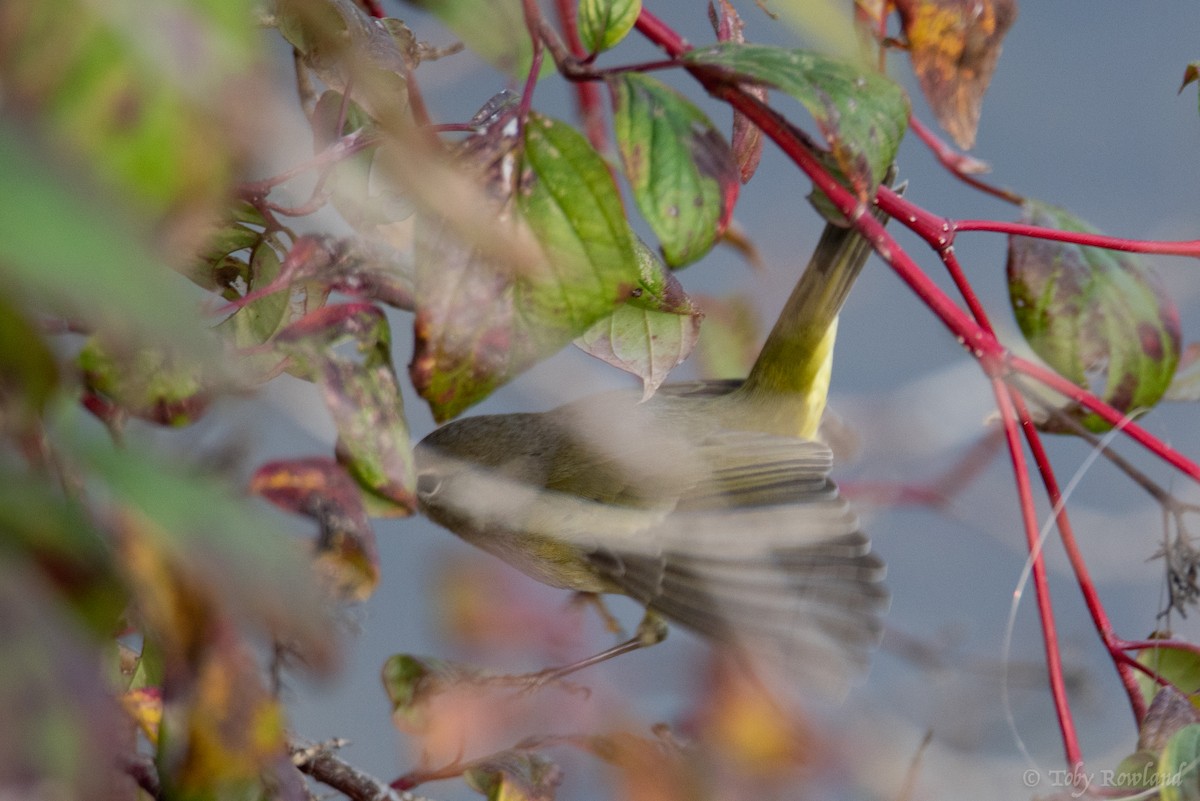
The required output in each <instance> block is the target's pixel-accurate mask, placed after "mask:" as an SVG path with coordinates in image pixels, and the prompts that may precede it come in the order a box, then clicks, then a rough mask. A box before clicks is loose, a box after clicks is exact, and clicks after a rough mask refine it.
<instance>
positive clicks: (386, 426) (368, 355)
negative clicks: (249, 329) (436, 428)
mask: <svg viewBox="0 0 1200 801" xmlns="http://www.w3.org/2000/svg"><path fill="white" fill-rule="evenodd" d="M348 342H351V343H354V345H355V346H356V353H355V354H354V356H346V355H342V354H341V353H340V352H339V351H338V349H337V348H338V346H339V345H341V344H344V343H348ZM275 344H276V347H278V348H279V349H280V350H281V351H283V352H285V353H287V354H289V355H290V356H292V358H293V359H294V360H295V362H296V363H297V365H299V367H300V368H301V369H303V370H304V371H305V372H306V373H307V374H308V376H309V377H310V378H312V380H314V381H316V382H317V384H318V385H319V386H320V387H321V393H322V395H323V396H324V398H325V405H326V407H328V409H329V412H330V415H331V416H332V417H333V421H334V425H335V426H336V427H337V431H338V444H337V455H338V460H339V461H340V462H342V464H344V465H345V466H346V468H347V469H348V470H349V471H350V474H351V475H353V476H354V478H355V479H356V480H357V481H358V483H359V485H360V486H362V488H363V489H365V490H366V491H367V492H368V493H370V494H371V495H373V496H375V497H376V498H378V499H382V500H383V501H386V502H387V503H388V504H389V506H387V507H385V509H386V512H384V511H383V510H379V513H387V514H390V515H407V514H411V513H412V511H413V510H414V509H415V508H416V499H415V496H414V495H413V486H414V482H415V473H414V468H413V461H412V446H411V444H410V441H409V435H408V424H407V422H406V421H405V419H404V403H403V399H402V398H401V396H400V387H399V384H398V383H397V381H396V373H395V371H394V370H393V368H392V357H391V332H390V331H389V329H388V324H387V318H386V317H385V316H384V313H383V311H382V310H380V309H379V308H378V307H376V306H373V305H371V304H369V303H349V304H343V305H338V306H326V307H324V308H322V309H318V310H317V311H315V312H312V313H310V314H308V315H306V316H304V317H303V318H301V319H300V320H297V321H296V322H294V323H292V324H291V325H290V326H288V327H287V328H286V329H284V330H283V331H281V332H280V333H279V335H278V336H277V337H276V338H275Z"/></svg>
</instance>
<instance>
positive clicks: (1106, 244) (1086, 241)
mask: <svg viewBox="0 0 1200 801" xmlns="http://www.w3.org/2000/svg"><path fill="white" fill-rule="evenodd" d="M950 225H951V226H952V228H953V229H954V231H956V232H959V233H961V232H962V231H987V232H990V233H998V234H1009V235H1010V236H1027V237H1031V238H1034V239H1052V240H1054V241H1055V242H1067V243H1069V244H1072V245H1086V246H1089V247H1097V248H1105V249H1106V250H1122V251H1125V252H1128V253H1154V254H1156V255H1160V256H1190V257H1192V258H1200V239H1183V240H1179V241H1171V242H1161V241H1154V240H1149V239H1124V238H1122V237H1118V236H1105V235H1104V234H1090V233H1087V232H1084V231H1064V230H1062V229H1060V228H1043V227H1041V226H1038V225H1028V224H1026V223H1015V222H1004V221H1003V220H956V221H952V222H951V223H950Z"/></svg>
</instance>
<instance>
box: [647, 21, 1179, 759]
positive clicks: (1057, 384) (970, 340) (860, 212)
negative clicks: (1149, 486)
mask: <svg viewBox="0 0 1200 801" xmlns="http://www.w3.org/2000/svg"><path fill="white" fill-rule="evenodd" d="M637 28H638V30H639V31H640V32H641V33H642V34H643V35H644V36H646V37H647V38H648V39H650V40H651V41H652V42H654V43H655V44H657V45H658V46H659V47H661V48H662V49H663V50H664V51H666V53H667V54H668V55H670V56H671V57H673V58H674V57H678V56H680V55H682V54H683V53H685V52H687V50H689V49H690V46H689V45H688V43H687V42H686V41H685V40H684V39H683V38H682V37H680V36H679V35H678V34H677V33H675V32H674V31H673V30H671V29H670V28H669V27H668V26H667V25H665V24H664V23H663V22H662V21H661V20H659V19H658V18H657V17H656V16H654V15H653V14H652V13H650V12H648V11H646V10H645V9H643V11H642V13H641V14H640V16H639V17H638V22H637ZM689 71H690V72H691V73H692V74H693V75H694V77H696V78H697V80H699V81H700V83H701V84H702V85H703V86H704V87H705V88H706V89H707V90H708V92H709V93H710V94H712V95H713V96H714V97H717V98H719V99H722V100H724V101H726V102H728V103H729V104H730V105H731V106H733V107H734V108H735V109H737V110H738V111H740V112H742V113H743V114H745V115H746V116H747V117H748V118H749V119H750V120H751V121H752V122H754V123H755V124H756V125H757V126H758V127H759V128H760V129H761V130H762V131H763V132H764V133H765V134H767V136H769V137H771V139H772V140H774V141H775V143H776V144H777V145H778V146H779V147H780V148H781V149H782V150H783V151H784V153H785V154H786V155H787V156H788V157H789V158H790V159H791V160H792V161H793V162H794V163H795V164H796V165H797V166H798V167H800V169H801V170H802V171H803V172H804V173H805V174H806V175H807V176H808V177H809V178H810V179H811V180H812V182H813V184H814V185H815V186H816V187H817V188H818V189H819V190H821V191H822V192H824V193H825V195H827V196H828V197H829V199H830V200H831V201H832V202H833V204H834V205H835V206H836V207H837V208H838V209H839V210H840V211H841V212H842V213H843V214H845V215H846V217H847V218H848V219H849V220H851V222H852V224H853V225H854V226H855V227H856V228H857V229H858V230H859V232H860V233H862V234H863V236H865V237H867V238H868V239H869V240H870V241H871V243H872V245H873V246H874V248H875V250H876V252H877V253H878V254H879V255H880V257H881V258H883V259H884V261H886V262H887V263H888V265H889V266H891V267H892V269H893V270H894V271H895V272H896V274H897V275H898V276H899V277H900V279H901V280H902V281H904V283H905V284H907V285H908V286H909V288H910V289H911V290H912V291H913V292H914V293H915V294H916V295H917V296H918V297H919V298H920V299H921V300H922V302H924V303H925V305H926V306H928V308H929V309H930V310H931V311H932V312H933V313H934V314H935V315H936V316H937V317H938V318H939V319H940V320H941V321H942V323H943V324H944V325H945V326H946V327H947V328H948V329H949V330H950V331H951V332H952V333H953V334H954V335H955V336H956V338H957V339H958V341H959V343H960V344H962V345H963V347H964V348H966V349H967V350H968V351H969V352H970V353H971V355H972V356H973V357H974V358H975V359H976V361H978V362H979V364H980V366H981V368H982V369H983V370H984V371H985V372H986V373H987V374H988V376H989V377H990V379H991V380H992V383H993V390H994V392H995V396H996V403H997V408H998V409H999V411H1000V413H1001V417H1002V419H1003V422H1004V431H1005V437H1006V440H1007V442H1008V446H1009V452H1010V455H1011V457H1012V460H1013V470H1014V477H1015V479H1016V482H1017V489H1018V494H1019V496H1020V501H1021V512H1022V519H1023V524H1024V528H1025V532H1026V538H1027V540H1028V545H1029V548H1030V553H1031V556H1032V576H1033V583H1034V588H1035V591H1036V596H1037V604H1038V612H1039V616H1040V619H1041V624H1042V635H1043V644H1044V647H1045V650H1046V658H1047V669H1048V674H1049V683H1050V691H1051V695H1052V696H1053V698H1054V703H1055V709H1056V713H1057V715H1058V720H1059V725H1060V727H1061V730H1062V735H1063V745H1064V749H1065V751H1066V757H1067V762H1068V764H1069V765H1070V766H1071V769H1072V770H1073V771H1078V770H1080V769H1081V767H1082V764H1083V763H1082V755H1081V751H1080V748H1079V742H1078V737H1077V734H1076V732H1075V728H1074V723H1073V720H1072V717H1071V713H1070V707H1069V700H1068V698H1067V694H1066V684H1065V681H1064V678H1063V672H1062V660H1061V656H1060V653H1059V650H1058V640H1057V634H1056V630H1055V620H1054V615H1053V609H1052V607H1051V601H1050V595H1049V588H1048V584H1047V581H1046V573H1045V565H1044V562H1043V560H1042V558H1041V553H1040V543H1039V529H1038V525H1037V515H1036V511H1035V508H1034V504H1033V496H1032V490H1031V487H1030V480H1029V468H1028V465H1027V463H1026V459H1025V453H1024V450H1023V447H1022V445H1021V441H1020V429H1021V428H1023V429H1024V431H1025V435H1026V439H1027V440H1028V442H1029V446H1030V448H1031V451H1032V453H1033V456H1034V460H1035V462H1036V463H1037V465H1038V468H1039V471H1040V472H1041V474H1042V478H1043V482H1044V484H1045V486H1046V491H1047V494H1048V495H1049V496H1050V498H1051V501H1052V502H1053V503H1054V505H1055V515H1056V522H1057V524H1058V528H1059V531H1060V535H1061V537H1062V540H1063V544H1064V547H1065V549H1066V550H1067V554H1068V557H1069V559H1070V561H1071V563H1072V566H1073V568H1074V571H1075V575H1076V578H1077V581H1078V582H1079V586H1080V589H1081V592H1082V593H1083V595H1084V598H1085V602H1086V603H1087V606H1088V609H1089V611H1090V613H1091V615H1092V618H1093V622H1094V624H1095V626H1096V628H1097V631H1098V633H1099V635H1100V636H1101V638H1102V639H1103V641H1104V643H1105V645H1106V646H1107V647H1108V649H1109V652H1110V654H1111V655H1112V656H1113V658H1114V661H1115V663H1116V667H1117V670H1118V672H1119V674H1120V676H1121V679H1122V682H1123V684H1124V685H1125V687H1126V690H1127V692H1128V693H1129V695H1130V701H1131V704H1132V706H1133V709H1134V714H1135V716H1136V717H1137V718H1138V719H1139V720H1140V719H1141V717H1142V715H1143V714H1144V711H1145V705H1144V700H1143V699H1142V696H1141V694H1140V692H1139V691H1138V689H1137V686H1136V680H1135V677H1134V675H1133V671H1132V670H1131V669H1130V662H1132V660H1131V659H1130V657H1129V656H1128V654H1127V653H1125V650H1124V649H1128V648H1129V643H1127V642H1125V641H1121V640H1119V639H1117V638H1116V637H1115V636H1114V635H1113V632H1112V626H1111V623H1110V622H1109V620H1108V618H1107V615H1106V613H1105V612H1104V609H1103V606H1102V605H1101V603H1100V601H1099V597H1098V595H1097V593H1096V590H1095V586H1094V584H1093V583H1092V581H1091V578H1090V575H1089V573H1088V571H1087V569H1086V564H1085V563H1084V561H1083V557H1082V554H1081V553H1080V551H1079V548H1078V544H1077V542H1076V540H1075V537H1074V532H1073V530H1072V528H1071V525H1070V522H1069V520H1068V519H1067V517H1066V514H1065V511H1064V510H1063V509H1062V503H1061V500H1062V499H1061V493H1060V491H1059V488H1058V483H1057V480H1056V479H1055V477H1054V474H1053V471H1052V469H1051V466H1050V464H1049V460H1048V458H1047V456H1046V453H1045V450H1044V448H1043V447H1042V444H1041V441H1040V438H1039V436H1038V434H1037V431H1036V430H1035V429H1034V427H1033V424H1032V421H1031V419H1030V416H1029V411H1028V408H1027V407H1026V406H1025V404H1024V400H1023V399H1022V398H1021V396H1020V395H1019V393H1018V391H1017V390H1016V389H1015V388H1013V387H1010V386H1009V385H1008V384H1007V382H1006V380H1005V377H1006V376H1007V375H1008V374H1010V373H1011V372H1019V373H1023V374H1025V375H1027V376H1029V377H1031V378H1033V379H1035V380H1037V381H1039V382H1041V383H1043V384H1045V385H1046V386H1048V387H1050V388H1051V389H1054V390H1056V391H1058V392H1060V393H1061V394H1063V395H1065V396H1066V397H1068V398H1070V399H1071V400H1074V401H1075V402H1077V403H1079V404H1080V405H1082V406H1084V407H1085V408H1087V409H1089V410H1091V411H1093V412H1095V413H1096V414H1098V415H1099V416H1100V417H1102V418H1103V419H1105V420H1106V421H1107V422H1109V423H1110V424H1112V425H1113V426H1119V427H1121V428H1122V429H1123V431H1124V432H1125V433H1126V434H1127V435H1128V436H1129V437H1130V438H1132V439H1133V440H1134V441H1136V442H1138V443H1139V444H1141V445H1143V446H1144V447H1146V448H1147V449H1149V450H1150V451H1151V452H1153V453H1155V454H1156V455H1157V456H1159V457H1160V458H1162V459H1164V460H1165V461H1167V462H1168V463H1170V464H1171V465H1172V466H1174V467H1176V468H1177V469H1179V470H1180V471H1182V472H1183V473H1185V474H1187V475H1188V476H1189V477H1191V478H1192V479H1194V480H1196V481H1200V466H1197V465H1196V464H1195V463H1194V462H1192V461H1191V460H1189V459H1187V458H1186V457H1185V456H1183V455H1182V454H1181V453H1179V452H1178V451H1176V450H1174V449H1173V448H1171V447H1169V446H1167V445H1166V444H1164V443H1163V442H1161V441H1160V440H1159V439H1157V438H1155V437H1153V436H1151V435H1150V434H1149V433H1147V432H1146V431H1145V430H1144V429H1142V428H1141V427H1139V426H1137V425H1136V424H1134V423H1131V422H1130V421H1129V420H1128V419H1127V417H1126V415H1124V414H1122V413H1121V412H1119V411H1118V410H1116V409H1114V408H1113V407H1111V406H1109V405H1108V404H1107V403H1105V402H1103V401H1102V400H1100V399H1099V398H1097V397H1095V396H1094V395H1093V394H1092V393H1090V392H1088V391H1087V390H1085V389H1083V388H1081V387H1079V386H1076V385H1075V384H1073V383H1071V382H1069V381H1067V380H1066V379H1064V378H1062V377H1061V376H1059V375H1058V374H1056V373H1054V372H1053V371H1050V370H1048V369H1046V368H1044V367H1041V366H1039V365H1036V364H1033V363H1031V362H1028V361H1026V360H1024V359H1020V358H1018V357H1016V356H1014V355H1012V354H1011V353H1010V352H1009V351H1008V350H1007V348H1005V347H1004V346H1003V345H1002V344H1001V343H1000V341H999V340H998V339H997V337H996V335H995V333H994V332H993V331H992V329H991V326H990V324H989V323H988V320H987V316H986V313H985V312H984V310H983V307H982V305H981V304H980V303H979V301H978V299H977V298H976V297H975V295H974V292H973V290H972V289H971V287H970V285H969V282H968V281H967V280H966V277H965V276H964V275H963V273H962V270H961V268H960V267H959V265H958V262H957V259H956V257H955V256H954V253H953V242H954V237H955V234H956V233H957V232H959V231H968V230H976V231H993V232H1000V233H1010V234H1018V235H1026V236H1034V237H1040V238H1051V239H1056V240H1059V241H1064V242H1074V243H1077V244H1081V245H1092V246H1100V247H1109V248H1113V249H1118V250H1131V251H1141V252H1148V253H1166V254H1172V255H1186V256H1200V241H1196V242H1177V243H1161V242H1143V241H1137V240H1125V239H1119V238H1115V237H1104V236H1099V235H1094V234H1081V233H1078V232H1070V231H1055V230H1051V229H1045V228H1038V227H1035V226H1028V225H1020V224H1015V223H1012V224H1008V223H995V222H991V221H963V222H958V223H955V222H952V221H950V220H947V219H945V218H939V217H937V216H936V215H933V214H930V213H929V212H926V211H924V210H923V209H920V208H919V207H917V206H915V205H914V204H912V203H909V202H907V201H904V200H903V199H902V198H900V197H899V196H898V195H896V194H895V193H894V192H892V191H891V190H890V189H888V188H887V187H881V188H880V190H879V192H878V195H877V198H876V202H877V203H878V204H879V206H880V207H881V208H883V209H884V210H885V211H887V212H888V213H889V214H891V215H892V216H893V217H896V218H897V219H899V220H900V221H901V223H902V224H905V225H907V226H908V227H909V228H910V229H912V230H913V231H914V232H916V233H917V234H918V235H920V236H921V237H922V238H923V239H924V240H925V241H926V242H927V243H928V244H929V245H930V246H931V247H933V248H934V249H935V251H936V252H938V253H939V254H940V255H941V257H942V260H943V262H944V263H945V265H946V267H947V269H948V270H949V271H950V273H951V275H952V276H953V277H954V280H955V282H956V284H957V285H958V287H959V289H960V291H962V292H963V295H964V298H965V299H966V302H967V306H968V308H969V310H970V314H968V313H967V312H964V311H963V309H961V308H960V307H959V306H958V305H957V304H956V303H954V302H953V301H952V300H951V299H950V298H949V297H948V296H947V295H946V294H945V293H944V292H943V291H942V290H941V289H940V288H939V287H938V286H937V285H936V284H934V283H933V281H932V280H931V279H930V278H929V277H928V276H927V275H926V274H925V273H924V272H923V271H922V270H921V268H920V267H919V266H918V265H917V264H916V263H915V262H914V261H913V260H912V258H911V257H910V256H909V255H908V254H907V253H906V252H905V251H904V250H902V249H901V248H900V247H899V246H898V245H897V243H896V242H895V240H894V239H893V238H892V237H891V236H889V235H888V234H887V232H886V230H885V229H884V228H883V226H882V225H881V224H880V223H878V222H877V221H876V220H875V219H874V218H873V217H872V216H871V215H869V214H865V213H864V212H865V210H866V207H865V204H864V203H863V202H862V201H861V200H860V199H859V198H858V197H856V196H855V195H853V194H852V193H851V192H850V191H849V190H847V189H846V188H845V187H843V186H841V185H840V184H839V183H838V182H837V181H836V180H835V179H834V178H833V177H832V176H831V175H830V174H829V173H828V172H827V171H826V170H825V169H824V168H823V167H822V165H821V163H820V162H819V161H818V160H817V158H816V156H815V155H814V153H813V152H812V150H811V149H810V147H809V145H808V143H807V140H806V137H804V136H803V134H802V133H800V132H799V131H797V130H795V129H794V128H793V127H792V126H791V125H790V124H789V123H788V122H787V121H786V120H785V119H783V118H782V117H780V116H779V115H778V114H777V113H776V112H775V111H774V110H773V109H771V108H770V107H768V106H766V105H765V104H762V103H760V102H759V101H757V100H756V99H755V98H753V97H750V96H747V95H746V94H745V93H743V92H741V91H740V90H739V89H738V88H737V86H736V85H734V84H733V83H731V82H729V81H728V80H724V79H722V78H720V77H718V76H717V75H716V74H715V73H713V72H710V71H707V70H705V69H703V68H697V67H690V68H689ZM914 128H915V129H917V133H918V135H921V133H922V132H924V133H925V134H926V136H923V137H922V138H925V139H926V140H927V141H929V140H930V139H935V138H934V137H932V135H930V134H929V133H928V131H925V130H924V128H923V127H921V126H919V124H917V125H915V126H914ZM939 144H940V143H939ZM943 149H944V146H943ZM941 155H942V156H943V157H945V156H946V155H947V154H946V153H944V152H943V153H942V154H941ZM946 160H947V159H946V158H943V161H944V162H945V161H946ZM960 169H961V165H960ZM963 177H964V180H968V182H971V183H973V184H977V185H979V188H980V189H982V190H983V191H986V192H989V193H991V194H994V195H997V196H999V197H1002V198H1004V199H1007V200H1014V201H1019V197H1018V196H1016V195H1014V194H1012V193H1007V192H1005V191H1003V190H997V189H994V188H992V187H989V186H986V185H983V184H981V183H980V182H977V181H974V179H970V178H968V177H966V176H963Z"/></svg>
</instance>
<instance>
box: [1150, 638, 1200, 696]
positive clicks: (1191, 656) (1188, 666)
mask: <svg viewBox="0 0 1200 801" xmlns="http://www.w3.org/2000/svg"><path fill="white" fill-rule="evenodd" d="M1138 662H1140V663H1142V664H1143V665H1145V666H1146V667H1148V668H1149V669H1150V670H1151V671H1153V672H1154V673H1155V674H1157V675H1159V676H1161V677H1162V678H1164V679H1166V680H1167V681H1169V682H1170V683H1171V684H1173V685H1174V686H1176V687H1178V688H1179V689H1180V690H1181V691H1182V692H1184V693H1187V694H1189V695H1190V694H1192V693H1195V692H1198V691H1200V655H1197V654H1195V653H1193V652H1191V651H1186V650H1184V649H1182V648H1167V647H1163V648H1147V649H1145V650H1143V651H1142V652H1141V653H1140V654H1138ZM1137 679H1138V687H1139V688H1140V689H1141V691H1142V698H1144V699H1145V701H1146V705H1147V706H1150V705H1152V704H1153V702H1154V701H1155V699H1156V698H1157V697H1158V696H1159V694H1160V690H1159V684H1158V682H1156V681H1155V680H1154V679H1152V678H1150V677H1149V676H1147V675H1145V674H1144V673H1141V672H1140V671H1139V672H1138V677H1137Z"/></svg>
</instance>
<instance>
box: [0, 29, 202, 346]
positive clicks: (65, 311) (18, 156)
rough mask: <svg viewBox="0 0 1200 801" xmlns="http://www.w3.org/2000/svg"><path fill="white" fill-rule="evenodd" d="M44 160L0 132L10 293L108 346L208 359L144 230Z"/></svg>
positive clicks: (3, 265) (0, 225)
mask: <svg viewBox="0 0 1200 801" xmlns="http://www.w3.org/2000/svg"><path fill="white" fill-rule="evenodd" d="M11 7H12V6H7V7H6V8H11ZM47 7H51V6H47ZM0 13H3V12H0ZM45 155H46V154H45V153H44V152H42V151H41V150H39V149H37V148H35V147H33V146H31V145H30V144H29V143H28V142H27V141H26V140H24V139H22V138H18V137H16V136H14V135H13V134H12V132H11V131H10V130H9V129H8V128H7V127H4V126H0V175H3V176H4V191H3V192H0V276H2V277H3V279H4V281H5V282H6V284H10V285H15V287H16V289H18V290H21V291H23V292H24V293H25V294H27V296H28V298H29V300H30V301H34V302H37V303H39V304H44V305H45V306H46V311H51V312H53V313H56V314H61V315H63V316H65V317H67V318H69V319H71V320H72V321H75V322H78V323H80V324H81V325H83V326H86V327H89V328H93V329H98V330H106V331H108V332H109V333H110V334H112V335H113V336H123V337H127V336H131V335H134V334H135V333H136V335H137V336H138V337H139V338H141V339H144V340H145V341H151V342H157V343H159V344H161V345H163V346H164V347H165V346H170V347H172V348H174V349H176V350H180V351H182V352H184V353H186V354H190V355H192V356H196V355H199V354H207V353H211V352H212V351H213V348H212V343H211V341H210V340H208V339H207V338H206V337H203V336H200V335H198V333H197V332H199V331H201V330H202V329H203V328H204V324H203V323H202V321H201V320H200V316H199V314H198V313H197V311H196V309H195V308H194V306H193V305H192V304H191V303H189V302H187V301H185V299H184V294H183V292H182V291H181V289H182V287H180V286H177V285H176V284H175V283H174V281H175V280H177V279H175V276H174V275H173V274H172V273H171V272H170V271H169V270H167V269H166V267H164V266H163V264H162V262H161V261H160V260H159V259H158V258H157V257H156V256H154V255H153V254H152V252H151V251H150V249H149V247H148V246H147V244H146V243H147V242H148V241H150V235H149V231H148V229H144V228H139V227H138V226H136V225H134V224H133V223H132V222H131V221H130V220H128V219H125V218H121V217H119V216H117V215H115V214H114V213H113V210H112V204H111V203H110V202H106V201H104V200H102V199H101V196H100V195H98V194H97V195H90V194H89V193H88V192H87V191H86V190H84V189H81V187H80V181H79V179H78V178H77V177H75V178H72V177H70V176H68V175H66V174H63V173H59V172H56V171H54V170H52V169H50V168H49V167H47V166H46V165H47V159H46V158H45ZM64 231H69V232H70V235H65V234H64Z"/></svg>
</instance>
